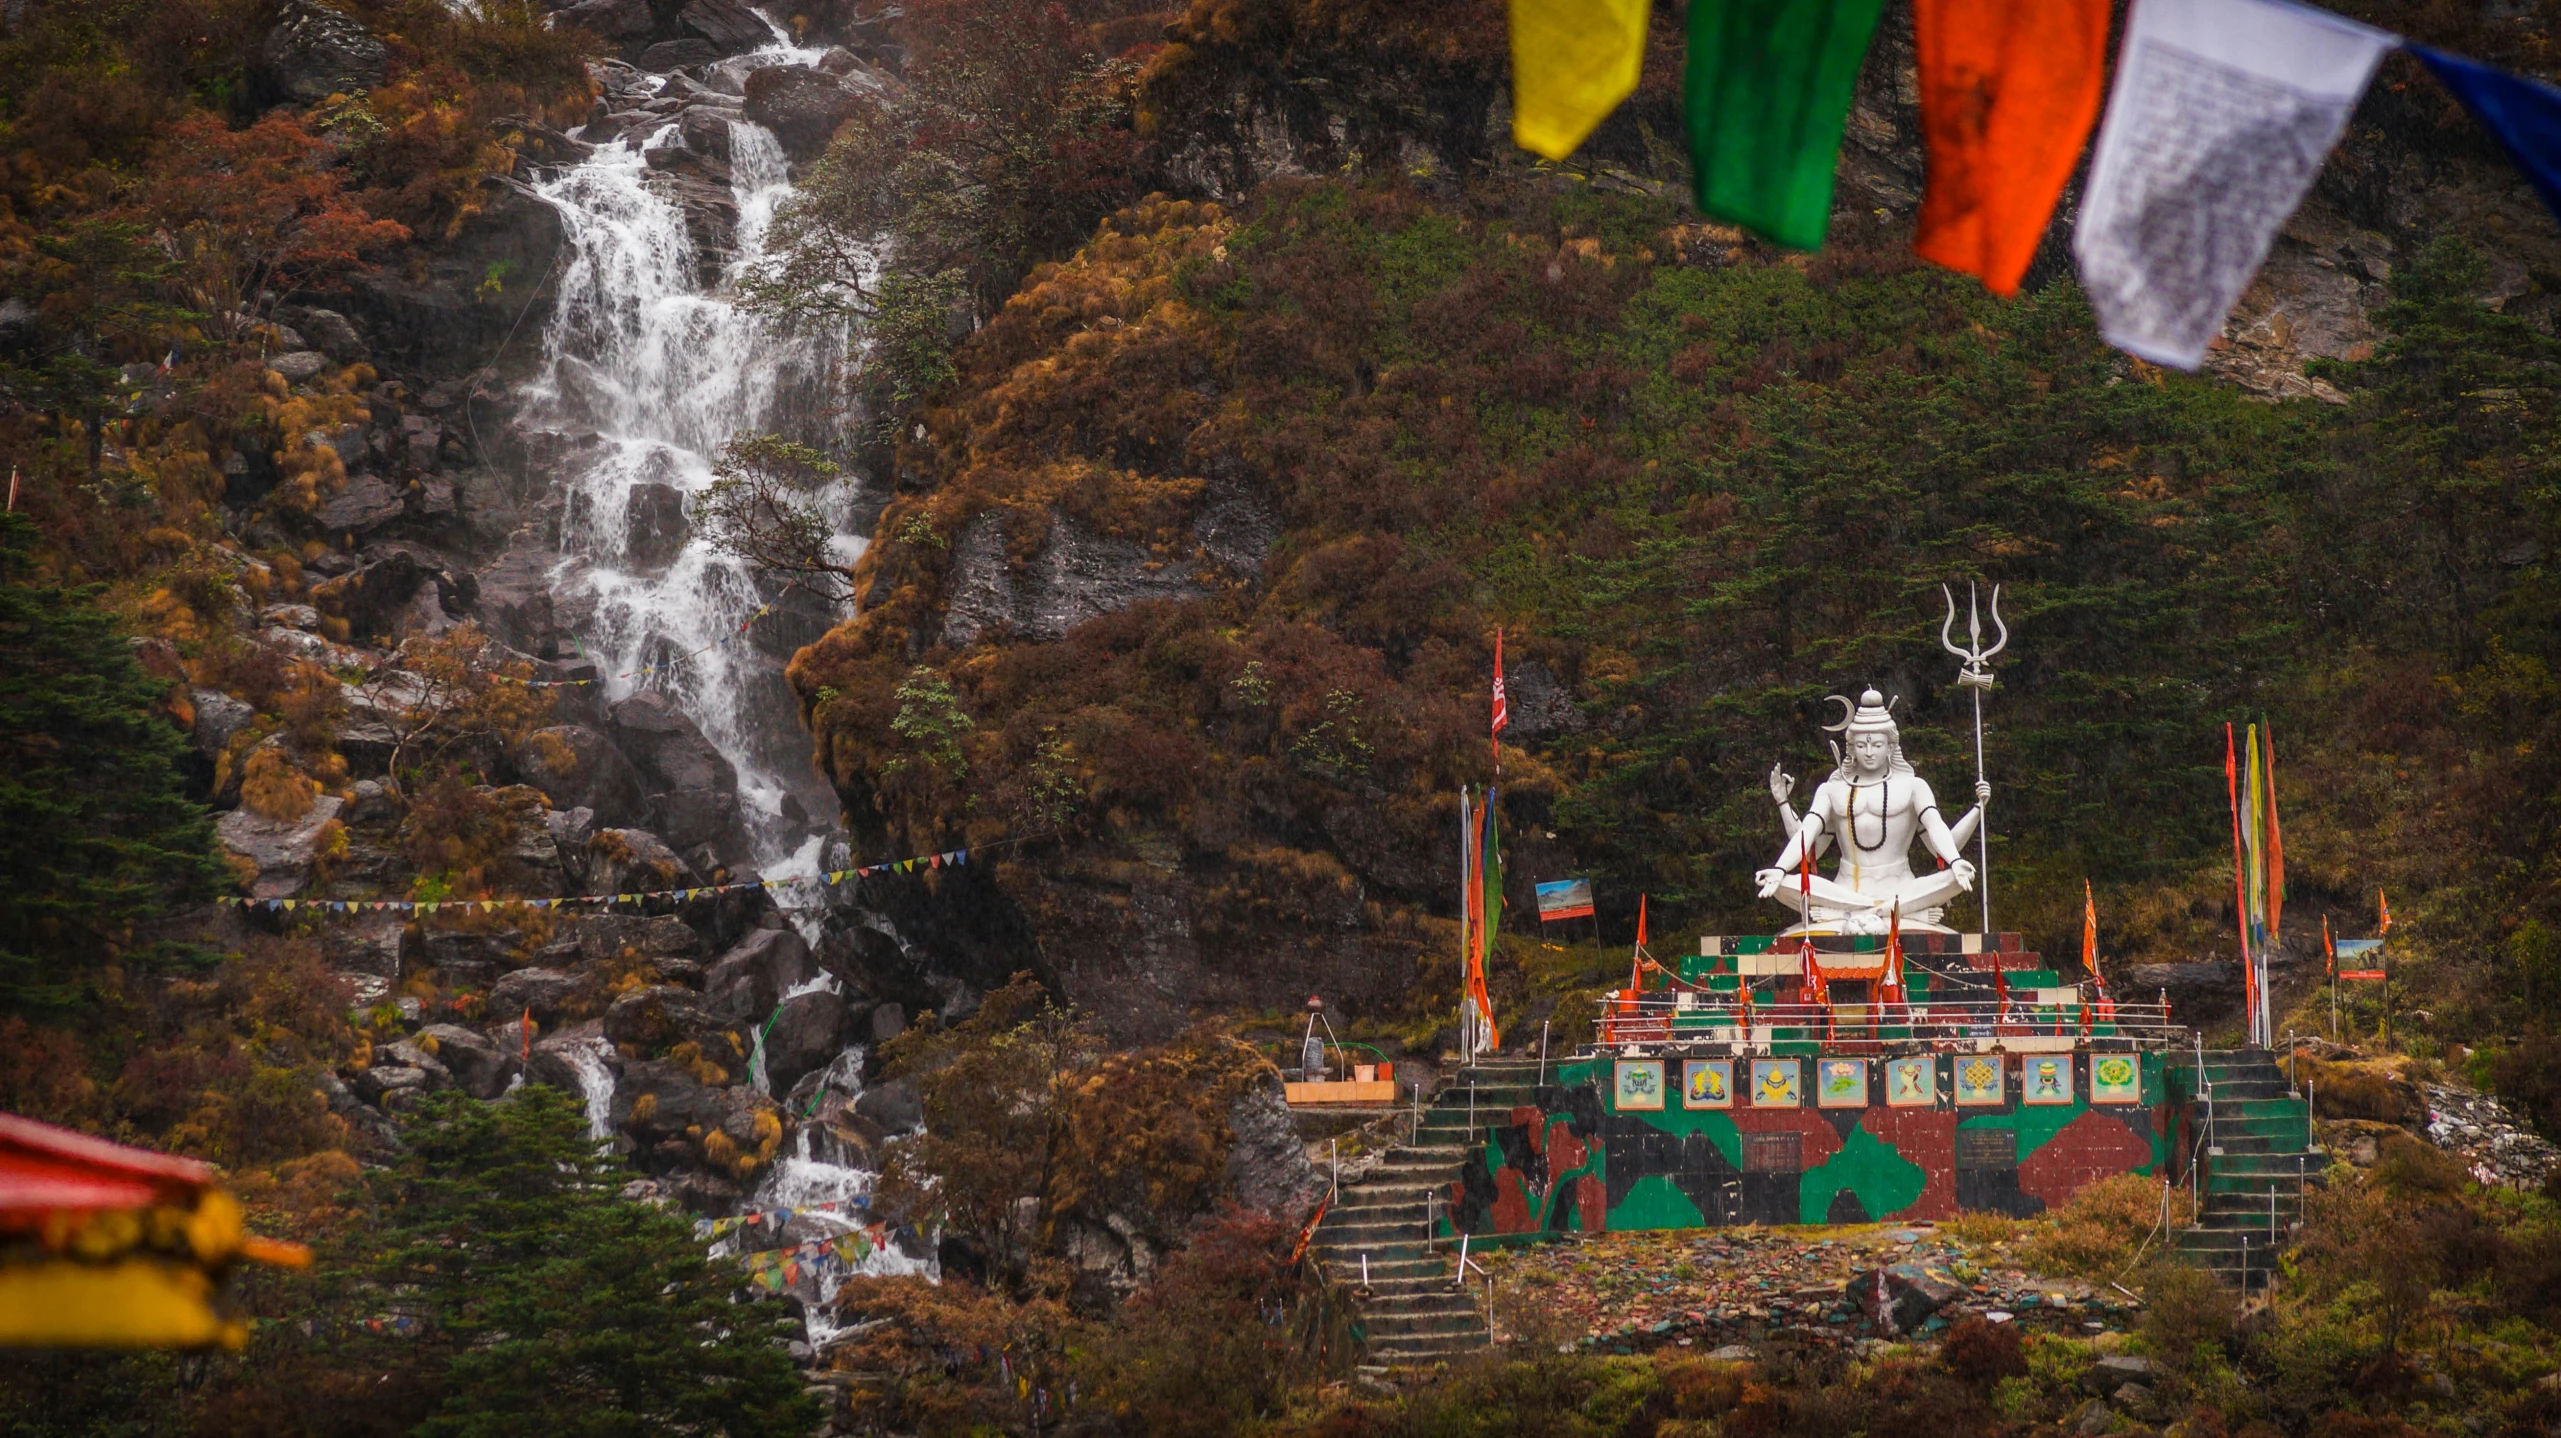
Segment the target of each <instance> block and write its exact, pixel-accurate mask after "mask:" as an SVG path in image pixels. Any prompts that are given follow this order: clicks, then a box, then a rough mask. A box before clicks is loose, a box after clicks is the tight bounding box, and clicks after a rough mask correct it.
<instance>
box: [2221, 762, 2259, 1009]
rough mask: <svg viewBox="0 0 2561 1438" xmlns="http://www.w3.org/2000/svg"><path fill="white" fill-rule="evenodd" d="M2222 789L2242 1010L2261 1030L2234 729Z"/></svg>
mask: <svg viewBox="0 0 2561 1438" xmlns="http://www.w3.org/2000/svg"><path fill="white" fill-rule="evenodd" d="M2223 788H2224V791H2225V793H2226V794H2227V795H2228V796H2229V798H2230V799H2231V802H2232V914H2233V918H2234V919H2235V920H2236V922H2237V923H2238V925H2239V927H2240V930H2241V1009H2242V1012H2244V1013H2246V1014H2249V1015H2251V1019H2250V1028H2251V1029H2252V1030H2253V1031H2254V1032H2255V1031H2256V1030H2257V1028H2258V1018H2257V1015H2258V1012H2259V980H2258V969H2257V967H2256V966H2255V965H2253V964H2252V963H2251V962H2250V894H2249V887H2248V885H2249V877H2248V876H2249V864H2248V862H2247V861H2246V860H2244V859H2243V858H2242V857H2241V760H2240V755H2239V753H2238V751H2237V750H2236V748H2235V745H2234V740H2233V737H2232V726H2231V725H2229V724H2226V725H2224V726H2223Z"/></svg>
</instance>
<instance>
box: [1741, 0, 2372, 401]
mask: <svg viewBox="0 0 2561 1438" xmlns="http://www.w3.org/2000/svg"><path fill="white" fill-rule="evenodd" d="M1711 8H1712V7H1711ZM2393 44H2394V41H2393V38H2392V37H2391V36H2390V35H2387V34H2385V33H2384V32H2382V31H2380V30H2376V29H2372V28H2370V27H2368V26H2364V25H2359V24H2357V23H2356V22H2355V21H2352V20H2346V19H2342V18H2340V17H2339V16H2336V15H2333V14H2330V13H2329V12H2328V11H2324V10H2313V9H2310V8H2307V7H2304V6H2299V5H2294V4H2289V3H2285V0H2134V6H2133V9H2132V12H2131V14H2130V15H2129V16H2128V18H2127V21H2126V27H2125V46H2124V49H2123V51H2122V52H2121V55H2120V57H2119V59H2118V62H2117V76H2116V87H2115V89H2114V91H2113V92H2112V93H2111V94H2110V95H2109V97H2108V105H2107V118H2106V119H2105V120H2104V121H2102V122H2101V123H2100V126H2099V142H2098V149H2097V152H2096V154H2095V156H2094V157H2093V159H2092V160H2091V164H2090V184H2089V193H2088V195H2087V196H2086V197H2085V198H2084V199H2083V201H2082V204H2081V216H2080V222H2079V225H2078V227H2077V229H2076V230H2075V232H2074V234H2073V236H2072V248H2073V251H2074V253H2075V254H2076V255H2077V256H2078V257H2079V259H2080V267H2081V284H2082V287H2083V288H2084V289H2086V290H2087V291H2088V292H2089V296H2090V306H2091V308H2092V309H2094V310H2096V311H2097V312H2098V316H2099V329H2100V333H2101V334H2103V335H2104V336H2105V337H2106V338H2107V341H2108V343H2110V344H2113V345H2115V346H2116V347H2117V348H2119V349H2122V350H2124V351H2126V352H2127V353H2129V354H2133V355H2138V356H2140V357H2142V358H2144V359H2147V360H2150V361H2152V362H2153V363H2155V364H2162V365H2173V366H2176V367H2177V368H2180V369H2190V370H2192V369H2195V368H2196V367H2197V365H2198V364H2199V362H2201V361H2202V360H2203V359H2204V357H2205V350H2206V346H2207V345H2209V344H2211V343H2213V341H2214V338H2215V336H2216V335H2217V334H2218V333H2219V332H2220V331H2221V330H2222V328H2223V319H2224V316H2225V315H2227V314H2229V313H2230V312H2231V309H2232V304H2233V301H2235V300H2237V299H2239V298H2240V295H2241V291H2242V290H2243V289H2244V288H2246V287H2247V286H2248V285H2249V283H2250V279H2251V276H2253V275H2254V274H2256V273H2257V272H2258V268H2259V262H2260V261H2261V260H2264V259H2265V258H2267V253H2268V248H2269V246H2270V245H2272V244H2274V243H2275V241H2276V232H2277V230H2278V229H2279V228H2280V227H2281V226H2283V225H2284V224H2285V221H2286V218H2287V217H2288V216H2290V215H2292V214H2293V213H2294V209H2295V206H2297V205H2298V204H2300V203H2302V200H2303V195H2304V192H2305V191H2307V190H2309V189H2310V188H2311V186H2312V180H2313V178H2314V176H2316V175H2317V174H2319V172H2320V169H2321V162H2322V159H2323V158H2324V157H2325V156H2327V155H2328V154H2329V152H2330V147H2331V146H2332V145H2334V144H2336V143H2337V142H2338V138H2339V132H2340V131H2341V129H2343V128H2344V127H2345V126H2346V124H2347V121H2348V114H2349V112H2350V111H2352V110H2354V109H2355V108H2356V103H2357V100H2358V98H2359V97H2361V96H2362V95H2363V94H2364V93H2365V87H2366V82H2367V81H2368V80H2370V79H2372V78H2373V75H2374V67H2375V66H2376V65H2377V64H2378V63H2380V62H2381V61H2382V59H2383V55H2384V52H2385V51H2387V50H2389V49H2391V48H2392V46H2393Z"/></svg>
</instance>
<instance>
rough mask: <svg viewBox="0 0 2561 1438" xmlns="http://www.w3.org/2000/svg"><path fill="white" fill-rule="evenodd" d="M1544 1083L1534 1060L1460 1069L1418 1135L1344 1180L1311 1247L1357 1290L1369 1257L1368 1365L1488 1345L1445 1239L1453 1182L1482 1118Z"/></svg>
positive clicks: (1422, 1360)
mask: <svg viewBox="0 0 2561 1438" xmlns="http://www.w3.org/2000/svg"><path fill="white" fill-rule="evenodd" d="M1537 1081H1538V1061H1537V1060H1535V1059H1487V1060H1485V1061H1483V1062H1481V1063H1478V1064H1476V1065H1475V1066H1473V1067H1471V1068H1464V1069H1460V1070H1459V1071H1458V1072H1457V1073H1456V1074H1455V1075H1454V1076H1453V1077H1452V1079H1451V1080H1450V1082H1448V1083H1447V1084H1444V1085H1442V1087H1441V1089H1440V1091H1439V1092H1438V1093H1437V1094H1435V1095H1433V1097H1432V1102H1431V1104H1430V1105H1429V1106H1428V1107H1426V1108H1425V1109H1424V1110H1423V1115H1422V1118H1421V1120H1420V1121H1419V1123H1418V1124H1417V1125H1416V1127H1415V1132H1414V1135H1413V1139H1412V1141H1411V1142H1409V1143H1404V1144H1400V1145H1398V1146H1397V1147H1395V1148H1392V1149H1390V1150H1388V1152H1387V1153H1386V1155H1385V1157H1384V1159H1383V1161H1382V1162H1381V1163H1380V1164H1379V1166H1378V1167H1376V1168H1374V1169H1372V1170H1370V1171H1369V1172H1368V1173H1367V1174H1365V1175H1363V1176H1362V1177H1361V1178H1360V1179H1358V1180H1357V1181H1355V1182H1352V1183H1347V1184H1345V1185H1343V1188H1342V1191H1341V1192H1340V1193H1338V1194H1337V1195H1336V1196H1335V1200H1334V1206H1333V1207H1332V1208H1331V1209H1329V1210H1327V1212H1326V1214H1325V1221H1324V1222H1323V1223H1322V1224H1320V1225H1318V1226H1317V1229H1316V1237H1315V1240H1314V1242H1313V1243H1312V1244H1311V1245H1310V1247H1311V1248H1312V1249H1313V1251H1314V1252H1315V1254H1316V1256H1317V1259H1318V1261H1319V1262H1321V1263H1322V1264H1324V1266H1325V1273H1326V1277H1327V1278H1328V1279H1330V1280H1331V1281H1333V1282H1336V1283H1340V1284H1343V1285H1345V1286H1346V1287H1350V1288H1353V1289H1355V1290H1357V1289H1358V1288H1359V1287H1360V1286H1361V1259H1362V1258H1363V1257H1364V1256H1366V1257H1367V1258H1368V1259H1369V1296H1368V1297H1367V1298H1366V1299H1364V1300H1362V1301H1361V1305H1360V1323H1361V1328H1362V1330H1363V1332H1364V1333H1365V1334H1366V1335H1367V1342H1368V1348H1369V1359H1370V1362H1371V1363H1373V1364H1376V1365H1381V1366H1386V1367H1422V1366H1427V1365H1429V1364H1432V1363H1437V1362H1441V1361H1443V1360H1446V1359H1450V1358H1454V1357H1457V1356H1459V1355H1461V1354H1464V1353H1469V1352H1473V1351H1478V1350H1482V1349H1484V1348H1485V1347H1486V1346H1488V1338H1487V1334H1486V1331H1485V1318H1484V1315H1483V1314H1482V1313H1481V1312H1480V1311H1479V1310H1478V1308H1477V1305H1476V1299H1475V1298H1474V1297H1473V1296H1472V1294H1471V1292H1470V1291H1469V1288H1470V1287H1481V1286H1482V1285H1481V1283H1479V1282H1478V1281H1477V1280H1475V1279H1474V1278H1473V1275H1471V1277H1470V1285H1469V1286H1467V1287H1463V1286H1461V1285H1460V1284H1459V1283H1458V1282H1457V1279H1456V1275H1455V1273H1454V1272H1453V1265H1454V1264H1455V1263H1456V1261H1457V1259H1456V1244H1455V1243H1453V1242H1451V1241H1448V1240H1444V1239H1441V1238H1438V1237H1437V1236H1436V1234H1435V1230H1438V1229H1441V1228H1444V1227H1446V1226H1447V1221H1448V1212H1449V1191H1450V1184H1451V1183H1452V1182H1453V1181H1454V1180H1456V1179H1457V1177H1458V1171H1459V1165H1460V1163H1461V1162H1462V1161H1463V1160H1464V1159H1465V1157H1466V1155H1467V1150H1468V1147H1469V1145H1470V1144H1471V1143H1473V1142H1474V1141H1475V1140H1476V1139H1477V1138H1478V1137H1480V1136H1481V1131H1480V1130H1471V1128H1470V1126H1469V1111H1470V1101H1471V1097H1472V1099H1473V1107H1474V1111H1475V1113H1476V1115H1477V1117H1478V1118H1479V1120H1480V1121H1481V1120H1483V1119H1485V1118H1487V1117H1489V1116H1490V1117H1507V1116H1508V1115H1509V1112H1510V1110H1511V1108H1512V1106H1513V1105H1515V1104H1525V1103H1529V1102H1530V1101H1531V1098H1532V1095H1533V1092H1534V1090H1535V1088H1536V1085H1537Z"/></svg>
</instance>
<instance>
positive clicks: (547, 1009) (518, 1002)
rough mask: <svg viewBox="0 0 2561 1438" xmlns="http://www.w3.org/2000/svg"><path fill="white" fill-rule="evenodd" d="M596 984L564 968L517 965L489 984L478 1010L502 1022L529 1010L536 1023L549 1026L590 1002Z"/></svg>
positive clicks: (524, 1013) (523, 1014)
mask: <svg viewBox="0 0 2561 1438" xmlns="http://www.w3.org/2000/svg"><path fill="white" fill-rule="evenodd" d="M597 988H598V986H597V985H596V984H595V983H593V982H592V981H590V980H589V979H588V978H587V977H586V976H584V975H580V974H573V973H571V972H569V971H568V970H566V969H518V970H516V971H515V972H514V973H512V974H508V975H507V976H505V977H504V978H501V979H500V980H498V982H496V983H494V984H491V985H490V986H489V994H488V997H487V999H486V1000H485V1001H484V1002H483V1004H482V1007H481V1012H483V1013H485V1014H487V1015H488V1016H489V1017H490V1018H492V1019H495V1020H498V1021H500V1022H502V1023H503V1022H508V1021H511V1020H522V1019H523V1018H524V1017H525V1016H526V1015H527V1014H531V1015H532V1016H533V1021H534V1023H535V1024H536V1025H538V1026H540V1027H542V1028H550V1027H552V1026H554V1025H556V1024H558V1023H559V1022H560V1020H561V1018H562V1017H563V1016H564V1015H566V1014H568V1013H570V1012H572V1011H574V1010H577V1009H580V1008H584V1007H585V1006H586V1005H587V1004H588V1003H590V1002H593V999H594V996H595V994H596V992H597Z"/></svg>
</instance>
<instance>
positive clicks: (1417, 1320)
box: [1361, 1307, 1485, 1341]
mask: <svg viewBox="0 0 2561 1438" xmlns="http://www.w3.org/2000/svg"><path fill="white" fill-rule="evenodd" d="M1361 1327H1362V1328H1364V1329H1366V1330H1368V1332H1369V1335H1370V1338H1371V1339H1372V1340H1373V1341H1375V1340H1377V1339H1380V1338H1433V1337H1442V1336H1450V1335H1456V1334H1462V1333H1469V1332H1474V1333H1483V1332H1484V1331H1485V1319H1484V1318H1483V1317H1482V1316H1481V1315H1479V1314H1478V1313H1477V1311H1476V1310H1475V1309H1474V1308H1472V1307H1471V1308H1465V1309H1454V1310H1452V1311H1450V1312H1447V1313H1364V1314H1362V1315H1361Z"/></svg>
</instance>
